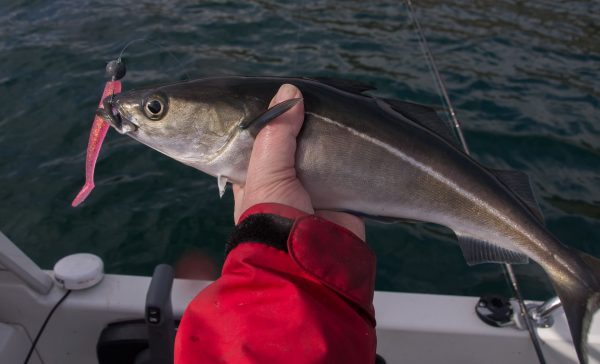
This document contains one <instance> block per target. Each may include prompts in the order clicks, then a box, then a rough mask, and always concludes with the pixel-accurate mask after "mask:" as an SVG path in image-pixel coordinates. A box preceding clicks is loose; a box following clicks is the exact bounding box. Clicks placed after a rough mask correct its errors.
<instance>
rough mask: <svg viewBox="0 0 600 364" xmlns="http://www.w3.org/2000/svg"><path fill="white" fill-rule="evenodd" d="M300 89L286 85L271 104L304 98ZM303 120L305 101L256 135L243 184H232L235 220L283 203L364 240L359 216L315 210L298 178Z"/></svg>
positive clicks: (363, 228) (363, 229)
mask: <svg viewBox="0 0 600 364" xmlns="http://www.w3.org/2000/svg"><path fill="white" fill-rule="evenodd" d="M301 97H302V94H301V93H300V90H298V88H296V87H295V86H293V85H289V84H285V85H282V86H281V87H280V88H279V91H277V94H276V95H275V96H274V97H273V99H272V100H271V104H270V105H269V107H272V106H273V105H276V104H278V103H281V102H283V101H285V100H288V99H293V98H301ZM303 122H304V103H303V102H300V103H298V104H297V105H295V106H294V107H292V108H291V109H290V110H288V111H287V112H286V113H284V114H282V115H281V116H279V117H277V118H276V119H275V120H273V121H271V122H269V123H268V124H267V125H266V126H265V127H264V128H263V129H262V130H261V131H260V133H258V135H257V136H256V140H255V141H254V147H253V149H252V155H251V156H250V164H249V166H248V173H247V176H246V184H245V185H244V186H240V185H233V195H234V200H235V208H234V215H233V217H234V220H235V222H236V223H237V222H238V219H239V218H240V215H241V214H242V213H243V212H244V211H246V210H247V209H248V208H250V207H252V206H254V205H256V204H259V203H265V202H273V203H280V204H283V205H287V206H290V207H294V208H296V209H298V210H302V211H305V212H307V213H309V214H315V215H317V216H320V217H322V218H324V219H327V220H329V221H331V222H333V223H336V224H338V225H340V226H343V227H345V228H346V229H348V230H350V231H352V232H353V233H354V234H355V235H356V236H358V237H359V238H361V239H362V240H365V224H364V222H363V221H362V219H360V218H359V217H356V216H354V215H350V214H347V213H343V212H337V211H325V210H318V211H315V210H314V208H313V205H312V202H311V199H310V196H309V195H308V192H306V190H305V189H304V186H302V183H301V182H300V180H299V179H298V178H297V177H296V167H295V164H296V144H297V143H296V137H297V136H298V133H299V132H300V129H301V128H302V123H303Z"/></svg>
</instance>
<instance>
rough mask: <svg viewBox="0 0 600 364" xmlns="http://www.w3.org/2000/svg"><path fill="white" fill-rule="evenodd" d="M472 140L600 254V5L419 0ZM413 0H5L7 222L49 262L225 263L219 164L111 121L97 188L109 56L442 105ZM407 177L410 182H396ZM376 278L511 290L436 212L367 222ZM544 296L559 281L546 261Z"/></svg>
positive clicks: (136, 64) (534, 280)
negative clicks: (92, 170)
mask: <svg viewBox="0 0 600 364" xmlns="http://www.w3.org/2000/svg"><path fill="white" fill-rule="evenodd" d="M416 8H417V10H418V11H417V13H418V17H419V19H420V20H421V23H422V25H423V28H424V31H425V35H426V36H427V38H428V40H429V43H430V47H431V49H432V52H433V54H434V57H435V58H436V60H437V63H438V67H439V69H440V71H441V73H442V75H443V77H444V80H445V82H446V84H447V87H448V92H449V94H450V97H451V99H452V100H453V101H454V103H455V106H456V109H457V114H458V117H459V118H460V120H461V121H462V124H463V126H464V129H465V134H466V138H467V141H468V143H469V145H470V147H471V149H472V153H473V154H474V156H475V157H476V158H477V159H478V160H480V161H481V162H482V163H484V164H486V165H488V166H490V167H494V168H512V169H518V170H521V171H524V172H526V173H528V174H529V175H530V176H531V178H532V181H533V185H534V188H535V192H536V194H537V195H538V197H539V199H540V205H541V208H542V210H543V212H544V215H545V216H546V222H547V226H548V229H549V230H550V231H552V232H553V233H554V234H555V235H556V236H558V237H559V238H560V239H561V240H562V241H564V242H565V243H566V244H568V245H571V246H574V247H576V248H578V249H581V250H584V251H586V252H589V253H592V254H594V255H596V256H600V116H599V115H600V113H599V111H600V107H599V105H600V101H599V97H600V89H599V85H600V76H599V71H600V21H599V19H598V14H600V4H599V3H598V2H587V1H564V2H560V3H558V4H557V3H555V2H553V1H549V0H548V1H533V2H532V1H527V2H523V1H505V2H502V3H501V4H499V3H497V2H492V1H479V2H461V1H453V2H444V4H439V3H438V2H435V1H422V2H419V3H418V4H417V5H416ZM409 19H410V18H409V17H408V14H407V11H406V8H405V7H404V6H403V5H402V3H401V2H397V1H389V2H384V1H380V2H376V4H367V3H366V2H365V3H363V2H343V3H337V2H334V1H315V2H306V3H302V2H301V3H298V2H294V3H292V2H286V3H281V2H276V1H256V2H252V3H239V4H230V3H225V2H221V1H214V2H202V3H201V4H197V5H193V4H192V2H187V1H170V2H164V3H163V2H159V1H119V2H107V1H102V2H100V1H77V2H75V1H72V2H69V1H55V2H45V1H4V2H2V4H0V65H1V67H0V110H1V113H0V130H1V132H0V201H1V204H0V229H1V230H2V231H3V232H4V233H5V234H6V235H8V236H9V237H10V238H11V239H13V240H14V241H15V242H16V243H17V244H18V245H19V246H20V247H21V248H22V249H23V250H24V251H25V252H27V253H28V254H29V255H30V256H31V257H32V258H33V259H34V260H35V261H36V262H38V263H39V264H40V265H42V266H43V267H45V268H50V267H51V266H52V265H53V264H54V263H55V262H56V261H57V260H58V259H59V258H60V257H62V256H64V255H66V254H69V253H74V252H80V251H87V252H92V253H95V254H98V255H100V256H101V257H102V258H103V259H104V261H105V264H106V269H107V270H108V272H112V273H127V274H149V273H150V272H151V270H152V268H153V266H154V265H155V264H157V263H160V262H170V263H174V262H176V261H177V260H179V259H180V257H182V256H183V255H185V254H189V253H190V252H194V254H196V255H202V256H204V257H205V260H208V261H212V262H213V264H214V266H215V267H217V268H218V267H219V266H220V264H221V263H222V259H223V246H224V242H225V240H226V239H227V236H228V234H229V232H230V231H231V228H232V196H231V194H227V195H226V196H225V197H224V198H223V199H222V200H220V199H219V197H218V191H217V186H216V181H215V180H214V179H213V178H211V177H208V176H205V175H203V174H201V173H200V172H198V171H196V170H193V169H191V168H189V167H186V166H184V165H181V164H179V163H177V162H175V161H173V160H171V159H169V158H167V157H165V156H163V155H161V154H159V153H157V152H154V151H152V150H150V149H149V148H147V147H145V146H143V145H141V144H138V143H137V142H135V141H133V140H131V139H129V138H127V137H124V136H121V135H118V134H117V133H115V132H113V131H111V132H109V135H108V137H107V140H106V142H105V145H104V148H103V150H102V153H101V156H100V159H99V163H98V166H97V170H96V186H97V187H96V190H95V191H94V192H93V193H92V195H91V197H90V198H89V200H88V201H87V202H86V203H85V205H84V206H83V207H81V208H78V209H72V208H71V207H70V205H69V204H70V201H71V200H72V198H73V197H74V195H75V194H76V193H77V191H78V190H79V188H80V187H81V186H82V184H83V178H84V160H85V148H86V144H87V138H88V133H89V129H90V125H91V120H92V118H93V114H94V110H95V108H96V105H97V103H98V100H99V97H100V94H101V91H102V87H103V82H104V81H105V80H104V75H103V72H104V66H105V64H106V61H108V60H110V59H113V58H115V57H116V56H117V55H118V53H119V51H120V50H121V48H122V46H123V45H124V44H125V43H127V42H128V41H131V40H133V39H138V38H144V39H146V40H148V42H144V43H140V42H138V43H134V44H133V45H132V46H131V47H130V48H129V49H128V50H127V52H126V54H125V62H126V63H127V65H128V67H129V73H128V75H127V77H126V78H125V80H124V88H125V89H131V88H134V87H142V86H148V85H151V84H158V83H163V82H171V81H176V80H180V79H186V78H189V77H191V78H194V77H202V76H213V75H233V74H242V75H302V76H316V75H321V76H323V75H325V76H334V77H343V78H350V79H354V80H359V81H365V82H369V83H372V84H374V85H376V86H377V88H378V90H377V91H376V92H375V94H376V95H379V96H384V97H394V98H398V99H404V100H412V101H416V102H421V103H426V104H437V105H439V104H440V98H439V94H438V92H437V90H436V88H435V86H434V83H433V81H432V78H431V75H430V73H429V71H428V68H427V65H426V63H425V61H424V58H423V56H422V54H421V51H420V48H419V44H418V42H417V37H416V35H415V32H414V29H413V28H412V26H411V24H410V21H409ZM398 193H404V191H398ZM368 241H369V244H370V245H371V246H372V247H373V248H374V249H375V251H376V253H377V255H378V259H379V268H378V274H377V288H378V289H381V290H393V291H408V292H429V293H447V294H467V295H478V294H481V293H485V292H508V290H507V286H506V282H505V278H504V275H503V273H502V270H501V269H500V268H499V266H498V265H493V264H485V265H481V266H477V267H468V266H467V265H466V264H465V263H464V260H463V258H462V254H461V252H460V250H459V249H458V247H457V245H456V244H455V243H454V238H453V236H452V234H451V233H450V232H449V231H447V230H446V229H443V228H441V227H437V226H432V225H425V224H421V225H404V224H398V225H380V224H376V223H369V224H368ZM516 270H517V273H518V276H519V280H520V281H521V283H522V285H523V286H524V290H525V293H526V295H527V296H528V297H531V298H541V297H545V296H548V295H549V294H551V289H550V286H549V283H548V281H547V279H546V277H545V275H544V273H543V272H542V271H541V269H540V268H539V267H537V266H536V265H535V264H529V265H526V266H519V267H517V268H516Z"/></svg>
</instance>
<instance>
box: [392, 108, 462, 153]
mask: <svg viewBox="0 0 600 364" xmlns="http://www.w3.org/2000/svg"><path fill="white" fill-rule="evenodd" d="M384 101H385V102H386V103H387V104H388V105H389V106H390V107H391V108H392V109H393V110H394V111H396V112H397V113H399V114H401V115H402V116H404V117H406V118H408V119H409V120H411V121H412V122H415V123H417V124H419V125H421V126H424V127H425V128H427V129H429V130H431V131H432V132H434V133H435V134H437V135H439V136H441V137H442V138H444V139H445V140H446V141H447V142H449V143H451V144H453V145H454V146H456V147H460V141H459V140H458V138H457V137H456V134H455V133H454V131H453V130H452V128H451V127H450V125H448V123H447V122H445V121H444V120H442V119H440V117H439V116H438V114H437V112H436V111H435V110H434V109H433V108H431V107H429V106H425V105H421V104H416V103H413V102H408V101H400V100H393V99H384Z"/></svg>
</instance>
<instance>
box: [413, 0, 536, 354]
mask: <svg viewBox="0 0 600 364" xmlns="http://www.w3.org/2000/svg"><path fill="white" fill-rule="evenodd" d="M405 3H406V7H407V9H408V14H409V16H410V19H411V22H412V23H413V25H414V27H415V30H416V33H417V36H418V39H419V46H420V47H421V51H422V52H423V56H425V59H426V60H427V66H428V67H429V70H430V72H431V74H432V76H433V79H434V81H435V84H436V86H437V88H438V91H439V92H440V95H441V98H442V103H443V104H444V109H445V110H446V112H447V113H448V116H449V119H450V122H449V123H450V126H451V127H452V129H453V130H454V132H455V133H456V136H457V137H458V139H459V141H460V144H461V145H462V148H463V150H464V151H465V153H467V154H468V155H470V154H471V153H470V151H469V147H468V145H467V141H466V140H465V137H464V135H463V133H462V129H461V126H460V122H459V121H458V118H457V117H456V112H455V111H454V107H453V106H452V102H451V101H450V97H449V96H448V91H447V89H446V86H445V84H444V81H443V80H442V77H441V75H440V72H439V71H438V68H437V66H436V64H435V60H434V59H433V54H432V53H431V50H430V49H429V45H428V43H427V39H426V38H425V35H424V34H423V30H422V29H421V24H420V23H419V20H418V19H417V17H416V16H415V14H414V11H413V7H412V2H411V0H405ZM504 269H505V273H506V275H507V276H508V279H509V281H510V285H511V288H512V290H513V293H514V295H515V298H516V299H517V302H518V304H519V309H520V313H521V317H522V318H523V323H524V324H525V326H526V327H527V331H528V332H529V337H530V338H531V342H532V344H533V347H534V349H535V352H536V354H537V357H538V360H539V362H540V364H546V359H545V358H544V353H543V352H542V348H541V346H540V342H539V337H538V336H537V332H536V331H535V328H534V325H533V323H532V322H531V318H530V316H529V313H528V309H527V307H526V306H525V302H524V301H523V296H522V294H521V289H520V288H519V283H518V281H517V277H516V275H515V272H514V270H513V268H512V265H510V264H508V263H505V264H504Z"/></svg>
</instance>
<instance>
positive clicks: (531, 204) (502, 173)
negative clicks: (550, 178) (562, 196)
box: [489, 169, 544, 224]
mask: <svg viewBox="0 0 600 364" xmlns="http://www.w3.org/2000/svg"><path fill="white" fill-rule="evenodd" d="M489 171H490V172H492V173H493V174H494V175H495V176H496V177H497V178H498V179H499V180H500V181H501V182H502V183H504V184H505V185H506V187H508V188H509V189H510V190H511V191H512V192H514V193H515V195H517V196H518V197H519V198H520V199H521V201H523V203H525V205H526V206H527V208H528V209H529V211H530V212H531V213H532V214H533V215H534V216H535V217H536V218H537V219H538V220H539V221H540V222H541V223H542V224H543V223H544V215H542V211H540V206H539V205H538V202H537V200H536V198H535V195H534V194H533V190H532V188H531V181H530V180H529V176H528V175H526V174H525V173H523V172H519V171H512V170H503V169H490V170H489Z"/></svg>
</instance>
